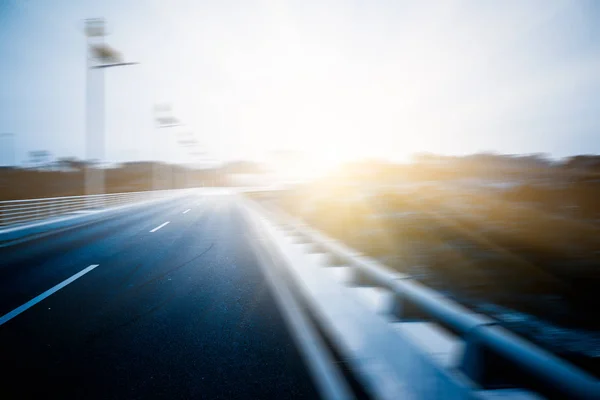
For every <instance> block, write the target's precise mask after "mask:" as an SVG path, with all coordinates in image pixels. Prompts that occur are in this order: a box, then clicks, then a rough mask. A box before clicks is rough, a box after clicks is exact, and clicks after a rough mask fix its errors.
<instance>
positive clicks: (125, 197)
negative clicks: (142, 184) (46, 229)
mask: <svg viewBox="0 0 600 400" xmlns="http://www.w3.org/2000/svg"><path fill="white" fill-rule="evenodd" d="M183 190H185V189H183ZM179 191H180V190H153V191H145V192H128V193H110V194H97V195H87V196H67V197H49V198H43V199H26V200H9V201H0V227H7V226H14V225H19V224H24V223H28V222H33V221H39V220H44V219H48V218H53V217H58V216H65V215H68V214H72V213H75V212H77V211H86V210H87V211H93V210H100V209H104V208H107V207H117V206H121V205H125V204H129V203H135V202H139V201H147V200H153V199H159V198H164V197H166V196H170V195H172V194H173V193H175V192H179Z"/></svg>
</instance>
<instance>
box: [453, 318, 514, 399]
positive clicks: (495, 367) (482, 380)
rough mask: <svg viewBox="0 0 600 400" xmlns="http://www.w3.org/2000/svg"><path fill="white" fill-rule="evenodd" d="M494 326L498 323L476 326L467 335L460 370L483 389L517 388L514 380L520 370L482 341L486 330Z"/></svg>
mask: <svg viewBox="0 0 600 400" xmlns="http://www.w3.org/2000/svg"><path fill="white" fill-rule="evenodd" d="M493 325H498V323H497V322H491V323H488V324H483V325H479V326H476V327H474V328H473V329H471V330H470V331H469V332H468V333H467V334H466V336H465V342H466V345H465V352H464V354H463V357H462V360H461V363H460V370H461V371H462V372H463V373H464V374H465V375H466V376H468V377H469V379H471V380H472V381H474V382H476V383H478V384H479V385H481V386H483V387H515V383H516V382H515V379H513V378H515V375H516V373H517V372H516V371H517V370H518V367H517V365H515V364H514V363H510V364H508V363H507V362H506V361H504V362H503V360H502V358H501V357H500V356H499V355H498V354H496V353H495V352H494V351H492V350H491V349H490V348H488V347H487V346H486V345H485V344H484V341H483V339H482V335H484V334H485V328H486V327H488V326H493ZM521 379H522V378H521ZM517 380H519V379H518V378H517Z"/></svg>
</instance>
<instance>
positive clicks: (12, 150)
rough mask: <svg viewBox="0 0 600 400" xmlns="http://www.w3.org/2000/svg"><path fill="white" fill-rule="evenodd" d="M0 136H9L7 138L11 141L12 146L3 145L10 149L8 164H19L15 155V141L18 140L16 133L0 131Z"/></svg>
mask: <svg viewBox="0 0 600 400" xmlns="http://www.w3.org/2000/svg"><path fill="white" fill-rule="evenodd" d="M0 138H7V140H9V141H10V146H6V147H5V146H2V147H5V148H6V149H8V154H9V159H10V161H9V163H8V166H10V167H15V166H16V165H17V162H16V161H17V159H16V155H15V147H16V145H15V142H16V135H15V134H14V133H0Z"/></svg>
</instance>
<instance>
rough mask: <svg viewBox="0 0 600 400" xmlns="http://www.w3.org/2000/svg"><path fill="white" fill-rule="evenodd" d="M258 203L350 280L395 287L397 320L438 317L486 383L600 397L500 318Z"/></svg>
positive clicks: (599, 386)
mask: <svg viewBox="0 0 600 400" xmlns="http://www.w3.org/2000/svg"><path fill="white" fill-rule="evenodd" d="M254 205H255V206H257V205H258V204H256V203H254ZM258 209H260V212H261V213H262V214H263V215H264V214H266V215H268V216H270V218H269V219H270V220H271V222H274V223H275V224H276V225H278V226H279V228H280V229H283V231H285V232H288V234H291V235H292V236H294V237H296V240H297V241H300V242H301V243H307V244H310V245H311V246H312V249H313V251H316V252H319V253H325V254H328V255H329V258H328V260H329V263H330V264H332V265H345V266H348V267H351V268H353V272H354V274H353V279H351V281H349V282H348V284H350V285H352V286H368V287H378V288H382V289H386V290H387V291H389V292H390V293H391V294H392V296H393V298H394V306H393V307H392V308H391V309H390V310H389V317H390V318H392V319H393V320H395V321H398V322H403V321H414V320H420V321H430V322H434V323H437V324H439V325H440V326H442V327H444V328H446V329H448V330H449V331H450V332H452V333H453V334H454V335H456V336H457V337H459V338H461V339H462V340H463V341H464V343H465V351H464V353H463V355H462V359H461V360H460V361H459V363H458V365H457V366H456V368H457V369H458V370H460V371H461V372H462V373H463V374H464V375H465V376H467V377H469V378H470V379H471V380H472V381H473V382H475V383H476V384H478V385H480V387H486V386H487V385H488V383H489V382H493V381H500V382H502V381H508V382H504V383H503V385H506V386H508V387H510V386H511V382H510V381H515V382H512V384H514V385H516V387H519V386H520V387H526V388H527V389H529V390H533V391H534V392H537V393H539V394H542V395H543V396H544V397H549V398H572V399H600V381H599V380H598V379H596V378H594V377H593V376H591V375H589V374H588V373H586V372H585V371H583V370H581V369H579V368H577V367H575V366H574V365H572V364H570V363H568V362H566V361H564V360H562V359H560V358H558V357H556V356H554V355H552V354H550V353H549V352H548V351H546V350H544V349H542V348H540V347H538V346H536V345H534V344H532V343H530V342H528V341H526V340H524V339H522V338H520V337H519V336H517V335H515V334H513V333H511V332H510V331H508V330H506V329H504V328H503V327H501V326H500V325H499V324H498V323H497V322H496V321H495V320H493V319H491V318H489V317H487V316H485V315H482V314H477V313H475V312H472V311H470V310H468V309H466V308H465V307H463V306H461V305H459V304H458V303H456V302H454V301H452V300H450V299H448V298H446V297H444V296H443V295H441V294H440V293H438V292H436V291H435V290H432V289H430V288H428V287H426V286H424V285H422V284H420V283H418V282H415V281H414V280H412V278H411V277H410V276H408V275H405V274H401V273H398V272H395V271H392V270H390V269H389V268H387V267H386V266H384V265H382V264H380V263H379V262H377V261H375V260H373V259H370V258H369V257H365V256H363V255H361V254H360V253H357V252H356V251H353V250H352V249H350V248H348V247H346V246H345V245H343V244H342V243H340V242H339V241H337V240H334V239H332V238H329V237H327V236H326V235H324V234H322V233H320V232H318V231H316V230H315V229H312V228H310V227H309V226H308V225H306V224H305V223H304V222H303V221H301V220H299V219H297V218H295V217H292V216H291V215H289V214H287V213H284V212H282V210H275V209H271V210H267V209H265V208H263V207H258ZM507 374H508V375H512V376H507Z"/></svg>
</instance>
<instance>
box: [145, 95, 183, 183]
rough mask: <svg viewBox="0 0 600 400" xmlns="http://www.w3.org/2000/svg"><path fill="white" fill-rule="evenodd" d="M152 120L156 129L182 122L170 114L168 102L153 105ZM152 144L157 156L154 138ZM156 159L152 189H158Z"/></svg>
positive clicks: (171, 126) (172, 126)
mask: <svg viewBox="0 0 600 400" xmlns="http://www.w3.org/2000/svg"><path fill="white" fill-rule="evenodd" d="M154 121H155V123H156V128H157V130H158V129H165V128H174V127H177V126H181V125H182V124H181V123H180V122H179V120H178V119H177V118H175V117H174V116H173V115H172V114H171V106H170V105H169V104H161V105H155V106H154ZM152 142H153V144H154V157H155V158H158V157H157V155H158V154H157V153H158V152H157V149H156V138H155V140H153V141H152ZM170 143H171V142H170V141H169V145H167V146H166V147H167V153H168V156H169V157H171V154H170V151H169V150H170ZM157 161H158V160H155V163H154V168H153V171H152V175H153V177H152V181H153V187H154V190H158V189H159V188H158V181H157V178H158V177H157V173H156V168H157ZM167 162H168V160H167ZM173 173H174V171H173V166H171V174H170V175H171V188H172V187H173Z"/></svg>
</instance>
